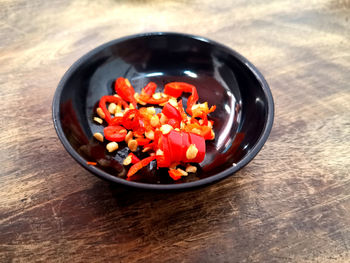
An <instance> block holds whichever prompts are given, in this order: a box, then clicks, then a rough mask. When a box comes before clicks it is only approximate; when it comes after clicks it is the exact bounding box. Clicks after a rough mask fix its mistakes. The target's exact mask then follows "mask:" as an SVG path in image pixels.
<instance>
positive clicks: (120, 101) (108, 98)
mask: <svg viewBox="0 0 350 263" xmlns="http://www.w3.org/2000/svg"><path fill="white" fill-rule="evenodd" d="M107 102H109V103H112V102H113V103H116V104H118V105H121V106H123V107H124V108H127V107H128V106H129V105H128V104H127V103H126V102H125V101H124V100H123V99H121V98H118V97H115V96H111V95H107V96H103V97H102V98H101V99H100V102H99V107H100V108H101V109H102V111H103V113H104V114H105V120H106V122H107V123H110V121H111V119H112V117H111V114H110V113H109V111H108V110H107V107H106V103H107Z"/></svg>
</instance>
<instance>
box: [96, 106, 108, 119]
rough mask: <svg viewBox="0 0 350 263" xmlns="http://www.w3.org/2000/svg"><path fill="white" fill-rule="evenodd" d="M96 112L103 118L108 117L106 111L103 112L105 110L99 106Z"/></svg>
mask: <svg viewBox="0 0 350 263" xmlns="http://www.w3.org/2000/svg"><path fill="white" fill-rule="evenodd" d="M96 113H97V115H98V116H100V118H101V119H104V118H106V115H105V113H104V112H103V110H102V109H101V108H100V107H98V108H97V109H96Z"/></svg>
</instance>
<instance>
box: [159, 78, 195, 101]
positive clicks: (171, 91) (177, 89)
mask: <svg viewBox="0 0 350 263" xmlns="http://www.w3.org/2000/svg"><path fill="white" fill-rule="evenodd" d="M195 88H196V87H195V86H193V85H191V84H188V83H186V82H170V83H167V84H165V87H164V93H165V94H167V95H169V96H172V97H175V98H177V97H180V96H181V94H182V92H192V91H193V89H195Z"/></svg>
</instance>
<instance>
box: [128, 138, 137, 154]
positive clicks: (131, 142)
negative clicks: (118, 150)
mask: <svg viewBox="0 0 350 263" xmlns="http://www.w3.org/2000/svg"><path fill="white" fill-rule="evenodd" d="M137 146H138V143H137V141H136V140H129V142H128V147H129V149H130V151H132V152H135V151H136V150H137Z"/></svg>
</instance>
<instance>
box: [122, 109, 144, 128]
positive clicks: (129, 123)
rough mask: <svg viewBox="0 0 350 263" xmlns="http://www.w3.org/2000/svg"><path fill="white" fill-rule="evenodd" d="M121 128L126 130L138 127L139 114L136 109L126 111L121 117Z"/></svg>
mask: <svg viewBox="0 0 350 263" xmlns="http://www.w3.org/2000/svg"><path fill="white" fill-rule="evenodd" d="M123 126H124V127H125V128H127V129H136V128H138V127H140V113H139V111H138V110H136V109H131V110H128V111H127V112H126V113H125V114H124V116H123Z"/></svg>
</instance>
